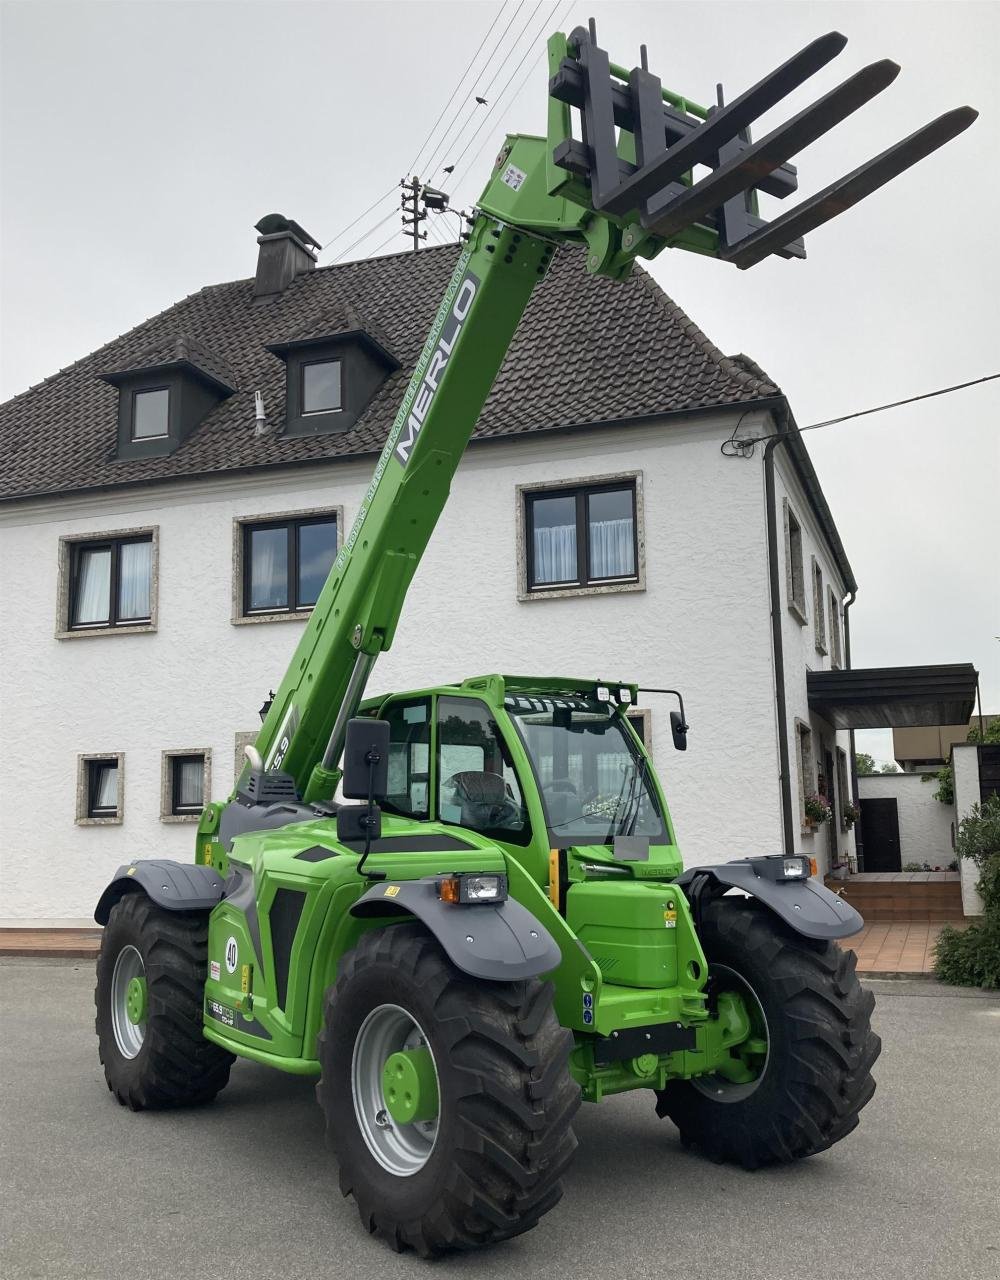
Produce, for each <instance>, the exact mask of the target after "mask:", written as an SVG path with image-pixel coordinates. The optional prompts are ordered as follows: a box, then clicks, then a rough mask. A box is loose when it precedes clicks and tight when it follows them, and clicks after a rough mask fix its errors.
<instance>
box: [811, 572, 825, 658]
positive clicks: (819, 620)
mask: <svg viewBox="0 0 1000 1280" xmlns="http://www.w3.org/2000/svg"><path fill="white" fill-rule="evenodd" d="M812 573H813V641H814V643H815V646H816V649H817V650H818V652H820V653H826V601H825V600H824V598H823V570H822V569H821V568H820V564H819V561H818V560H817V559H816V558H815V557H813V562H812Z"/></svg>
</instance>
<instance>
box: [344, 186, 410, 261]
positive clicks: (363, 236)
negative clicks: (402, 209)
mask: <svg viewBox="0 0 1000 1280" xmlns="http://www.w3.org/2000/svg"><path fill="white" fill-rule="evenodd" d="M391 194H392V195H395V194H396V188H395V187H393V188H392V191H391ZM373 207H374V206H373ZM398 213H399V207H398V205H393V207H392V208H391V209H390V210H389V212H388V213H387V214H386V215H385V217H384V218H380V219H379V221H378V222H376V223H375V225H374V226H373V227H369V228H368V230H367V231H364V232H362V234H361V235H360V236H358V238H357V240H354V241H353V242H352V243H351V244H349V245H348V246H347V248H346V249H341V251H340V253H338V254H337V256H336V257H335V258H334V260H333V261H334V262H339V261H340V260H341V258H346V257H347V255H348V254H349V253H350V252H351V250H352V249H356V248H357V247H358V245H359V244H360V243H361V242H362V240H367V239H368V237H369V236H370V235H371V234H372V232H373V231H377V230H378V229H379V227H384V226H385V224H386V223H387V222H388V221H389V219H390V218H395V217H396V215H397V214H398Z"/></svg>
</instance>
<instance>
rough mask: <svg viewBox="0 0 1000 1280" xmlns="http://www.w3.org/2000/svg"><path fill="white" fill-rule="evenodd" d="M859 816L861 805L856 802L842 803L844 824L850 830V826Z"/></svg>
mask: <svg viewBox="0 0 1000 1280" xmlns="http://www.w3.org/2000/svg"><path fill="white" fill-rule="evenodd" d="M860 817H861V806H860V805H857V804H845V805H844V826H845V827H846V828H847V830H848V831H850V829H851V827H853V826H854V824H855V823H856V822H857V820H858V819H859V818H860Z"/></svg>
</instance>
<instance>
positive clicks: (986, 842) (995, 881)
mask: <svg viewBox="0 0 1000 1280" xmlns="http://www.w3.org/2000/svg"><path fill="white" fill-rule="evenodd" d="M955 851H956V852H957V853H958V855H959V857H960V858H968V859H969V860H970V862H974V863H975V865H976V868H977V870H978V871H979V881H978V883H977V885H976V888H977V889H978V890H979V893H980V896H981V897H982V899H983V919H982V922H981V923H976V924H973V925H970V926H969V927H968V928H967V929H953V928H951V927H950V926H948V927H946V928H944V929H942V930H941V936H940V937H939V938H938V941H937V946H936V947H935V949H934V968H935V971H936V973H937V975H938V977H939V978H941V979H942V981H944V982H950V983H953V984H954V985H955V986H962V987H985V988H986V989H987V990H991V991H992V990H997V989H998V988H1000V795H994V796H990V798H989V799H988V800H987V801H986V802H985V803H984V804H982V805H978V804H976V805H973V806H972V810H971V812H970V813H969V816H968V817H967V818H963V819H962V821H961V822H960V823H959V827H958V834H957V836H956V838H955Z"/></svg>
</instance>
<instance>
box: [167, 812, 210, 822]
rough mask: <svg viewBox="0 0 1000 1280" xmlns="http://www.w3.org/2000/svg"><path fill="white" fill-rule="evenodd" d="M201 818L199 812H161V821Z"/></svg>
mask: <svg viewBox="0 0 1000 1280" xmlns="http://www.w3.org/2000/svg"><path fill="white" fill-rule="evenodd" d="M200 819H201V814H200V813H161V814H160V821H161V822H171V823H176V822H198V821H200Z"/></svg>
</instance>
